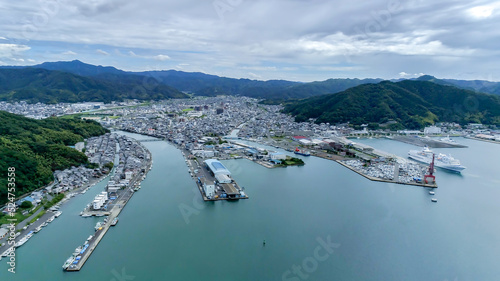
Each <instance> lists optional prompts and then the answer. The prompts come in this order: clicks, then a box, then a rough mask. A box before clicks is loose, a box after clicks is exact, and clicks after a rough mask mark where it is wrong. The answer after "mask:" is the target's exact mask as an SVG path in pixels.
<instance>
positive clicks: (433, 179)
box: [424, 153, 436, 183]
mask: <svg viewBox="0 0 500 281" xmlns="http://www.w3.org/2000/svg"><path fill="white" fill-rule="evenodd" d="M427 178H432V182H433V183H434V182H436V177H435V176H434V153H433V154H432V162H431V164H430V165H429V174H427V175H425V176H424V181H425V183H428V182H427Z"/></svg>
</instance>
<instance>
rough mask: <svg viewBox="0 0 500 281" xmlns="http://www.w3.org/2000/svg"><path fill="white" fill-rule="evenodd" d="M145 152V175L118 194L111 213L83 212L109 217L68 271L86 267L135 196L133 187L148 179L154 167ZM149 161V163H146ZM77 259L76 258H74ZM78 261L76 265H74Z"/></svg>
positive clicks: (134, 177) (136, 177)
mask: <svg viewBox="0 0 500 281" xmlns="http://www.w3.org/2000/svg"><path fill="white" fill-rule="evenodd" d="M144 151H145V152H146V153H147V155H148V156H149V157H147V158H146V159H148V160H145V163H144V164H143V165H144V166H142V167H144V169H143V171H144V173H137V174H136V175H134V176H133V178H132V179H131V180H130V183H129V185H128V187H126V188H125V189H123V190H120V191H118V194H117V196H116V199H115V200H114V201H113V203H110V204H109V205H110V206H112V207H111V208H110V210H109V211H106V210H105V211H102V210H95V211H94V210H90V209H91V208H90V207H89V208H87V209H86V210H84V211H83V212H82V215H87V216H107V217H106V219H105V222H104V223H103V224H102V225H101V226H100V228H99V229H97V230H96V231H95V234H93V237H92V239H90V240H89V241H86V242H87V243H88V246H87V248H86V250H85V251H84V252H83V253H81V254H80V255H77V256H79V257H80V259H79V260H78V261H76V260H74V261H73V262H72V264H71V265H70V266H69V267H68V268H66V269H65V270H66V271H73V272H74V271H80V270H81V268H82V267H83V266H84V265H85V262H86V261H87V260H88V259H89V257H90V255H92V253H93V252H94V250H95V249H96V248H97V246H98V245H99V242H101V240H102V238H103V237H104V235H106V233H107V232H108V230H109V228H110V227H111V226H112V225H111V223H112V221H113V220H114V219H115V218H116V217H118V215H119V214H120V213H121V211H122V210H123V208H124V207H125V205H126V204H127V203H128V202H129V200H130V199H131V198H132V196H133V195H134V190H133V189H132V187H134V186H138V185H139V184H140V182H141V181H142V180H143V179H144V178H145V177H146V175H147V173H148V172H149V170H150V169H151V167H152V164H153V162H152V156H151V154H150V152H149V151H148V150H147V149H145V148H144ZM146 161H147V162H146ZM74 257H75V258H76V256H74ZM75 261H76V263H74V262H75Z"/></svg>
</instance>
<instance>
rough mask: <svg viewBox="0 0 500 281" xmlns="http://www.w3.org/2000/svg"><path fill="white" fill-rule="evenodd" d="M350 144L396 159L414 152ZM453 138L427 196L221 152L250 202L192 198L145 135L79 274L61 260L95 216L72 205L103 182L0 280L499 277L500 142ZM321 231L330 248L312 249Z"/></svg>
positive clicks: (177, 167) (0, 264)
mask: <svg viewBox="0 0 500 281" xmlns="http://www.w3.org/2000/svg"><path fill="white" fill-rule="evenodd" d="M128 135H132V134H128ZM138 138H140V139H144V138H146V137H144V136H138ZM357 141H360V142H363V143H366V144H369V145H372V146H374V147H376V148H379V149H382V150H385V151H388V152H391V153H395V154H398V155H401V156H405V155H406V153H407V151H408V150H409V149H416V147H414V146H411V145H408V144H404V143H399V142H395V141H390V140H377V139H373V140H371V139H370V140H357ZM459 142H461V143H463V144H466V145H469V148H466V149H439V150H437V149H436V151H439V152H443V151H444V152H446V153H451V154H452V155H453V156H455V157H456V158H458V159H460V160H461V161H462V163H463V164H464V165H465V166H467V169H466V170H465V171H464V172H463V173H462V175H457V174H451V173H447V172H444V171H441V170H438V172H437V181H438V184H439V188H438V189H437V190H436V195H435V197H436V198H438V200H439V201H438V203H432V202H431V201H430V195H429V194H428V190H427V189H425V188H420V187H413V186H404V185H393V184H386V183H379V182H370V181H368V180H366V179H364V178H363V177H361V176H359V175H357V174H355V173H354V172H351V171H350V170H348V169H346V168H344V167H342V166H340V165H338V164H337V163H335V162H332V161H328V160H324V159H319V158H314V157H307V158H304V159H305V161H306V165H305V166H303V167H288V168H284V169H267V168H264V167H262V166H260V165H257V164H255V163H252V162H250V161H247V160H231V161H224V164H225V165H226V166H227V167H228V168H229V170H231V172H232V173H233V177H234V178H235V179H236V180H237V181H238V183H239V184H240V185H241V186H244V187H245V188H246V192H247V194H248V195H249V196H250V199H249V200H241V201H237V202H208V203H201V202H200V194H199V191H198V190H197V188H196V185H195V183H194V181H193V180H192V179H191V178H190V176H189V174H188V169H187V167H186V165H185V162H184V159H183V157H182V155H181V153H180V151H179V150H177V149H176V148H174V147H173V146H171V145H169V144H167V143H165V142H146V143H144V144H145V146H146V147H147V148H148V149H150V150H151V152H152V153H153V159H154V165H153V169H152V170H151V172H150V173H149V174H148V177H147V178H146V180H145V181H144V182H143V184H142V186H143V188H142V189H141V190H140V191H139V192H137V193H136V194H135V195H134V197H133V198H132V200H131V201H130V202H129V204H128V205H127V206H126V207H125V209H124V211H123V212H122V213H121V215H120V222H119V223H118V225H117V226H116V227H114V228H112V229H110V231H109V232H108V233H107V235H106V236H105V237H104V239H103V240H102V241H101V243H100V245H99V246H98V248H97V249H96V251H94V253H93V254H92V256H91V257H90V259H89V260H88V261H87V263H86V264H85V266H84V267H83V269H82V271H81V272H76V273H68V272H63V271H62V269H61V266H62V264H63V263H64V261H65V260H66V258H67V257H68V256H69V255H70V254H71V253H72V252H73V250H74V249H75V248H76V247H77V246H78V245H80V244H81V243H83V242H84V241H85V239H86V238H87V237H88V236H89V235H90V234H93V226H94V225H95V222H96V221H97V220H98V219H97V218H81V217H79V216H78V214H79V212H80V211H81V210H82V209H83V208H84V207H85V205H86V204H87V203H89V202H90V201H91V200H92V198H93V197H94V196H95V194H97V193H99V192H100V191H102V190H103V188H104V186H105V183H106V182H102V183H100V184H99V185H97V186H95V187H93V188H92V189H91V190H90V191H89V192H87V193H86V194H84V195H79V196H77V197H76V198H74V199H72V200H71V201H70V203H68V204H66V205H65V206H64V207H63V208H61V210H62V211H63V214H62V215H61V216H60V217H59V218H58V219H56V220H55V221H54V222H53V223H51V224H49V226H47V227H46V228H44V229H43V230H42V231H41V232H39V233H38V234H36V235H35V236H34V237H33V238H32V239H31V240H30V241H29V242H27V243H26V244H25V245H23V246H22V247H20V248H18V249H17V251H16V253H17V259H18V260H17V268H16V271H17V273H16V274H10V273H8V272H7V268H8V266H7V264H6V263H5V259H3V260H2V261H0V280H23V281H24V280H110V281H111V280H116V281H119V280H148V281H149V280H252V281H254V280H287V279H282V278H283V274H284V273H285V272H286V271H287V270H290V273H289V274H288V275H286V276H287V278H289V279H288V280H306V279H307V280H325V281H326V280H384V281H386V280H398V281H399V280H419V281H420V280H426V281H431V280H436V281H444V280H459V281H462V280H498V276H500V268H499V267H498V266H497V260H498V259H499V258H500V236H499V235H498V233H500V222H499V220H498V216H499V214H500V204H498V203H497V202H498V198H500V175H499V173H498V172H499V167H500V165H499V164H500V146H499V145H496V144H490V143H485V142H478V141H473V140H467V139H459ZM181 210H183V211H184V215H183V213H182V212H181ZM328 237H330V239H331V241H332V242H334V243H337V244H338V245H337V246H338V248H335V249H334V250H333V252H332V253H329V254H326V253H327V252H326V251H324V250H323V249H322V248H320V253H321V255H322V258H321V260H318V259H317V258H314V257H315V251H316V249H317V248H318V247H321V246H320V245H321V243H319V242H318V239H319V240H321V239H322V240H328ZM263 240H266V245H265V246H263V243H262V242H263ZM304 262H305V265H306V269H307V270H304V269H302V271H301V273H300V274H299V273H297V274H294V273H293V267H294V265H296V266H299V265H300V266H303V265H304ZM301 276H302V277H301ZM293 277H295V278H296V279H292V278H293Z"/></svg>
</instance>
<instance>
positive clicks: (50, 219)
mask: <svg viewBox="0 0 500 281" xmlns="http://www.w3.org/2000/svg"><path fill="white" fill-rule="evenodd" d="M54 218H55V217H50V218H49V219H48V220H47V222H53V221H54Z"/></svg>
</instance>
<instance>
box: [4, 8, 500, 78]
mask: <svg viewBox="0 0 500 281" xmlns="http://www.w3.org/2000/svg"><path fill="white" fill-rule="evenodd" d="M11 2H12V3H9V5H8V6H7V7H8V8H7V12H6V13H4V14H3V15H2V19H3V20H2V21H0V30H2V31H4V32H5V33H4V34H2V35H3V36H6V37H8V38H9V40H15V39H18V40H22V39H23V27H26V22H24V21H23V20H21V19H23V18H26V15H29V14H30V13H32V10H33V7H40V3H39V1H38V0H25V1H11ZM63 2H64V5H60V7H59V10H58V13H57V16H50V17H49V19H48V20H49V21H48V23H47V24H44V25H43V26H36V27H37V30H36V36H34V38H31V41H30V46H31V47H32V48H33V50H30V52H29V55H30V57H32V58H34V59H36V60H37V61H45V60H48V59H50V60H52V61H55V60H62V59H67V57H66V56H68V54H64V51H65V49H62V50H61V49H58V48H59V47H54V46H65V44H67V45H68V46H71V47H66V48H71V50H72V51H73V52H75V53H77V54H78V55H81V56H82V58H81V59H85V60H87V61H89V62H92V61H93V62H98V63H107V64H109V65H115V66H117V67H121V68H123V69H126V70H127V69H135V70H140V69H145V68H148V67H149V66H150V64H151V61H152V60H158V61H160V62H161V61H168V60H171V61H172V65H176V64H178V63H179V62H183V63H188V64H190V66H189V67H185V68H186V69H189V70H190V71H191V70H194V69H202V70H205V71H207V72H209V73H214V74H215V73H225V74H230V75H233V76H241V77H248V75H250V74H248V71H251V72H252V73H253V74H256V73H257V74H258V75H261V76H263V78H266V79H273V78H276V77H285V78H286V77H299V79H300V77H304V79H307V80H319V79H323V78H330V77H328V76H331V75H333V74H332V73H331V72H332V71H338V72H342V71H346V72H348V74H349V75H352V76H353V77H360V78H362V77H382V78H393V77H391V76H393V75H396V76H397V73H398V72H399V71H400V70H401V69H405V70H406V72H408V73H418V72H420V71H423V72H433V71H434V70H436V69H439V71H437V72H436V73H434V72H433V74H435V75H436V76H439V74H443V75H450V73H457V72H461V73H475V74H474V75H477V74H478V73H483V74H484V75H487V74H488V73H500V67H499V66H498V64H494V63H492V62H495V61H496V62H497V61H499V60H500V52H499V51H498V50H500V41H499V40H497V39H498V38H499V36H500V32H499V31H498V28H494V27H496V26H495V21H496V20H497V17H498V16H499V11H500V8H499V7H500V6H499V5H498V3H500V2H499V1H495V0H490V1H486V0H477V1H469V2H467V1H465V2H464V1H457V0H442V1H431V0H415V1H399V2H400V6H401V7H400V9H399V11H398V12H394V13H393V14H391V16H390V18H389V19H388V18H381V14H380V12H383V11H387V10H388V1H387V0H373V1H369V2H367V3H365V4H363V5H353V4H352V1H347V0H337V1H326V0H322V1H299V0H295V1H289V0H276V1H267V0H252V1H244V3H243V4H241V5H235V6H231V10H230V11H227V12H226V13H224V20H221V19H220V17H219V15H218V13H217V10H216V9H214V6H213V3H212V2H213V1H201V2H200V1H199V0H196V1H195V0H185V1H156V0H143V1H140V2H139V1H120V0H89V1H86V2H85V1H84V2H74V1H63ZM223 2H227V1H226V0H223ZM229 2H231V1H229ZM233 2H236V1H233ZM389 2H391V1H389ZM396 2H398V1H396ZM166 12H168V16H166ZM27 20H28V21H29V20H30V17H27ZM368 24H374V25H376V26H373V25H372V26H371V28H368V29H367V28H366V27H367V25H368ZM369 27H370V26H369ZM374 27H377V28H374ZM29 31H31V30H29ZM373 31H377V32H373ZM478 31H480V32H478ZM1 39H4V38H3V37H2V38H0V40H1ZM0 42H3V41H0ZM7 42H8V41H7ZM22 42H24V41H22ZM95 49H99V50H97V51H94V50H95ZM47 50H49V52H51V53H52V54H56V55H57V56H56V55H53V56H48V55H47ZM104 50H115V52H114V53H111V54H110V53H108V52H107V51H104ZM129 50H134V52H133V51H129ZM4 52H5V50H4V49H2V47H0V58H3V57H2V54H3V55H4V56H5V54H4ZM22 52H23V51H20V52H18V54H17V56H19V53H22ZM109 52H111V51H109ZM7 53H8V57H11V56H12V55H11V54H10V53H11V52H10V51H9V52H7ZM136 53H137V54H136ZM115 54H118V55H115ZM165 54H168V56H167V55H165ZM73 56H76V55H73ZM131 57H133V58H134V59H130V58H131ZM486 58H488V59H486ZM3 60H4V61H9V60H8V59H3ZM445 60H447V61H448V62H449V63H443V61H445ZM410 62H411V65H410ZM454 62H456V63H454ZM465 62H467V63H465ZM158 64H159V63H158ZM269 65H271V67H272V66H275V67H276V70H274V69H271V68H268V66H269ZM353 65H354V66H355V67H354V66H353ZM180 66H182V65H180ZM241 66H248V67H256V68H253V69H252V68H248V69H245V68H241ZM325 66H326V67H325ZM259 67H262V68H260V69H259ZM283 72H285V75H283ZM338 75H340V74H338Z"/></svg>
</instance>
